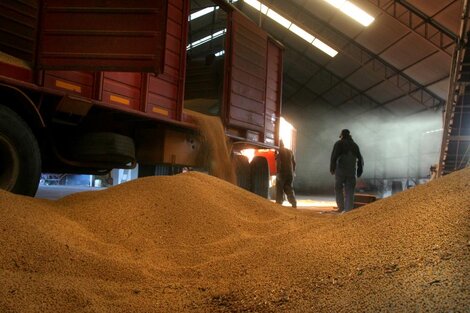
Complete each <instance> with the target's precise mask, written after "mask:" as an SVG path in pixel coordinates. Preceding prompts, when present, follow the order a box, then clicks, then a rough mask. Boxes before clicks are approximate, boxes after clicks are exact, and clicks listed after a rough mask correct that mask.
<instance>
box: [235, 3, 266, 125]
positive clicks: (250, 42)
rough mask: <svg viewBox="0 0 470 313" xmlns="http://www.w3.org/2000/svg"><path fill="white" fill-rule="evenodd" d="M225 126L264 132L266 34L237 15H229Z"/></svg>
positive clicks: (236, 13)
mask: <svg viewBox="0 0 470 313" xmlns="http://www.w3.org/2000/svg"><path fill="white" fill-rule="evenodd" d="M230 16H231V24H230V25H229V27H231V33H230V36H231V47H230V57H231V60H230V66H231V71H230V75H231V76H230V92H229V94H228V103H229V106H228V108H227V110H226V117H227V125H228V126H229V127H230V126H234V127H240V128H244V129H246V130H252V131H257V132H261V133H262V132H264V127H265V118H264V113H265V97H266V55H267V34H266V33H265V32H264V31H263V30H262V29H260V28H259V27H258V26H257V25H256V24H255V23H253V22H252V21H250V20H248V19H247V18H246V17H244V16H243V15H242V14H241V13H239V12H238V11H232V12H231V14H230Z"/></svg>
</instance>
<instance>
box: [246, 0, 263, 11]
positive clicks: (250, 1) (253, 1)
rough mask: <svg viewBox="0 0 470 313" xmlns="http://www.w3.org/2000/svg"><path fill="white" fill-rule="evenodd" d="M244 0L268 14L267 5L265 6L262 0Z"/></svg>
mask: <svg viewBox="0 0 470 313" xmlns="http://www.w3.org/2000/svg"><path fill="white" fill-rule="evenodd" d="M244 1H245V3H246V4H248V5H250V6H252V7H253V8H255V9H256V10H258V11H260V12H261V13H263V14H266V13H267V12H268V10H269V8H268V7H267V6H265V5H264V4H262V3H261V2H259V1H257V0H244Z"/></svg>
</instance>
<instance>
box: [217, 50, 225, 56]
mask: <svg viewBox="0 0 470 313" xmlns="http://www.w3.org/2000/svg"><path fill="white" fill-rule="evenodd" d="M224 54H225V50H222V51H219V52H217V53H215V56H216V57H220V56H222V55H224Z"/></svg>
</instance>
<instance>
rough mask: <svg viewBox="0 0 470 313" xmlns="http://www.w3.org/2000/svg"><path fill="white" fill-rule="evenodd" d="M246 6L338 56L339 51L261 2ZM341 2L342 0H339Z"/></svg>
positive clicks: (250, 1) (253, 2)
mask: <svg viewBox="0 0 470 313" xmlns="http://www.w3.org/2000/svg"><path fill="white" fill-rule="evenodd" d="M243 1H244V2H245V3H246V4H248V5H250V6H251V7H253V8H255V9H256V10H258V11H260V12H261V13H263V14H265V15H267V16H268V17H269V18H271V19H272V20H273V21H275V22H276V23H279V24H280V25H282V26H283V27H285V28H287V29H289V30H290V31H291V32H293V33H294V34H296V35H297V36H299V37H300V38H302V39H303V40H305V41H307V42H308V43H310V44H312V45H313V46H315V47H316V48H318V49H320V50H321V51H323V52H324V53H326V54H328V55H329V56H331V57H334V56H335V55H337V54H338V51H336V50H335V49H333V48H331V47H330V46H328V45H327V44H326V43H324V42H322V41H321V40H319V39H318V38H315V36H313V35H312V34H310V33H309V32H307V31H306V30H304V29H303V28H301V27H299V26H297V25H296V24H294V23H292V22H291V21H289V20H288V19H286V18H285V17H283V16H282V15H280V14H279V13H277V12H276V11H274V10H273V9H271V8H268V7H267V6H265V5H264V4H262V3H261V2H259V1H257V0H243ZM337 1H340V0H337Z"/></svg>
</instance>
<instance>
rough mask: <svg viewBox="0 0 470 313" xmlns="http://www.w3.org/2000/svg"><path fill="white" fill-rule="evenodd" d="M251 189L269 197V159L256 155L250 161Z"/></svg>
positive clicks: (264, 196)
mask: <svg viewBox="0 0 470 313" xmlns="http://www.w3.org/2000/svg"><path fill="white" fill-rule="evenodd" d="M250 172H251V191H252V192H253V193H255V194H257V195H259V196H261V197H263V198H266V199H267V198H268V197H269V165H268V160H267V159H266V158H264V157H261V156H255V157H254V158H253V160H251V163H250Z"/></svg>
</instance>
